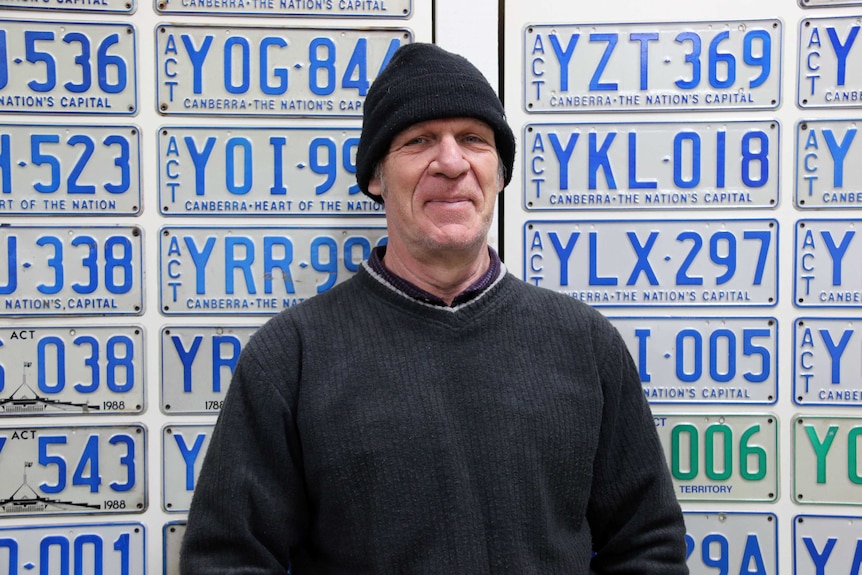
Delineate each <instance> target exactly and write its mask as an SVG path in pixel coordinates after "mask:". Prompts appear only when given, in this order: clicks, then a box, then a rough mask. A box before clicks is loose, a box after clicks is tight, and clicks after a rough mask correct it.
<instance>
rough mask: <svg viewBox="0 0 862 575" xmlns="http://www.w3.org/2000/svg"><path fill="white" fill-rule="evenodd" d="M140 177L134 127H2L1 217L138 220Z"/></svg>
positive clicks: (136, 130) (0, 151)
mask: <svg viewBox="0 0 862 575" xmlns="http://www.w3.org/2000/svg"><path fill="white" fill-rule="evenodd" d="M140 173H141V155H140V134H139V130H138V128H136V127H134V126H92V125H90V126H85V125H21V124H0V194H2V195H0V213H3V214H8V215H25V216H26V215H58V216H80V215H93V216H102V215H104V216H115V215H137V214H140V212H141V175H140Z"/></svg>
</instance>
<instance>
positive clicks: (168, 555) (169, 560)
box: [162, 521, 186, 575]
mask: <svg viewBox="0 0 862 575" xmlns="http://www.w3.org/2000/svg"><path fill="white" fill-rule="evenodd" d="M185 534H186V522H185V521H169V522H167V523H165V526H164V527H163V528H162V551H163V553H162V560H163V563H164V570H163V571H162V573H163V574H164V575H180V549H181V548H182V544H183V537H184V536H185Z"/></svg>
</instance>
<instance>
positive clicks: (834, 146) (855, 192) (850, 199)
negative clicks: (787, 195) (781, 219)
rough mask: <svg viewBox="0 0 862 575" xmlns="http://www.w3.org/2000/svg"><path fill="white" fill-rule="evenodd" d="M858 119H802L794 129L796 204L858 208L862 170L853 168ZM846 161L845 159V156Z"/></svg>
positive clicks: (856, 146)
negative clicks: (861, 171)
mask: <svg viewBox="0 0 862 575" xmlns="http://www.w3.org/2000/svg"><path fill="white" fill-rule="evenodd" d="M858 122H860V120H804V121H802V122H799V123H798V124H797V130H796V207H798V208H835V209H845V208H862V174H859V173H857V172H858V171H859V170H855V169H853V163H852V162H853V158H856V157H858V156H859V154H860V151H859V148H860V147H862V144H854V142H855V140H856V132H857V130H858V127H857V124H858ZM848 159H849V160H850V162H847V160H848Z"/></svg>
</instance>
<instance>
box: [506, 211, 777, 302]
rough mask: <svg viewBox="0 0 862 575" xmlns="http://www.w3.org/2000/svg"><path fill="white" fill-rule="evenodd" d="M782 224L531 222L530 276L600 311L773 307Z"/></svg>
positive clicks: (527, 239) (527, 236)
mask: <svg viewBox="0 0 862 575" xmlns="http://www.w3.org/2000/svg"><path fill="white" fill-rule="evenodd" d="M777 240H778V222H777V221H776V220H771V219H760V220H754V219H751V220H747V219H731V220H641V219H638V220H608V221H595V220H594V221H584V220H560V221H527V222H525V224H524V254H525V256H524V276H523V278H524V279H525V280H526V281H528V282H529V283H532V284H535V285H538V286H541V287H546V288H550V289H553V290H555V291H559V292H562V293H564V294H566V295H570V296H572V297H574V298H577V299H580V300H583V301H586V302H588V303H590V304H592V305H594V306H596V307H622V306H628V307H670V306H672V307H691V306H722V307H725V306H755V305H760V306H771V305H775V304H776V302H777V300H778V290H777V276H778V241H777Z"/></svg>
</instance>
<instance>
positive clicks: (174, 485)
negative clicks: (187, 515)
mask: <svg viewBox="0 0 862 575" xmlns="http://www.w3.org/2000/svg"><path fill="white" fill-rule="evenodd" d="M212 432H213V424H209V425H206V424H203V425H166V426H165V427H164V428H163V429H162V508H163V509H164V510H165V511H170V512H186V511H188V510H189V507H190V506H191V503H192V494H193V493H194V490H195V483H196V482H197V478H198V475H199V474H200V472H201V465H203V462H204V456H205V455H206V452H207V448H208V447H209V444H210V438H211V437H212Z"/></svg>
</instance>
